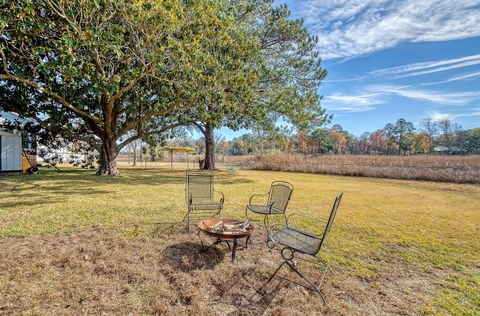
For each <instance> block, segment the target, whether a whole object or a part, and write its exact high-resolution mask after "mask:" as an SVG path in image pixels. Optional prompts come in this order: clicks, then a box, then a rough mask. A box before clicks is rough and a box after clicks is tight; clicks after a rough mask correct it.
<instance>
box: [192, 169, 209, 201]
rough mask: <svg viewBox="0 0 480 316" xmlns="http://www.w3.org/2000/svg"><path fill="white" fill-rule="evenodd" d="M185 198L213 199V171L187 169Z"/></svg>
mask: <svg viewBox="0 0 480 316" xmlns="http://www.w3.org/2000/svg"><path fill="white" fill-rule="evenodd" d="M185 193H186V194H185V195H186V196H185V198H186V200H187V203H188V202H189V199H190V198H192V200H195V199H213V194H214V193H213V172H211V171H187V175H186V181H185Z"/></svg>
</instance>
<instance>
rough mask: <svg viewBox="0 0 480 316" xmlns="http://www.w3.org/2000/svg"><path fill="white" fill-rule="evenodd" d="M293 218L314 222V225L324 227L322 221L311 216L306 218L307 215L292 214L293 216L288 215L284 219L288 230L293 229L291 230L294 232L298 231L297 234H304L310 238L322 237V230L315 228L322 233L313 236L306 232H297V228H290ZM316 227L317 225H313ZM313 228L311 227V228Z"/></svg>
mask: <svg viewBox="0 0 480 316" xmlns="http://www.w3.org/2000/svg"><path fill="white" fill-rule="evenodd" d="M292 217H293V218H295V217H301V218H303V219H307V220H308V221H309V222H315V223H316V224H324V225H326V223H327V222H326V221H325V220H323V219H320V218H315V217H311V216H308V215H305V214H302V213H293V214H290V215H289V216H288V217H287V218H286V225H287V227H288V228H290V229H293V230H296V231H298V232H299V233H302V234H305V235H307V236H310V237H320V236H323V229H322V228H320V227H315V228H317V229H318V230H321V231H322V232H321V233H319V234H315V233H311V232H306V231H304V230H299V229H298V228H295V227H292V226H291V220H290V219H291V218H292ZM315 226H317V225H315ZM312 228H313V227H312Z"/></svg>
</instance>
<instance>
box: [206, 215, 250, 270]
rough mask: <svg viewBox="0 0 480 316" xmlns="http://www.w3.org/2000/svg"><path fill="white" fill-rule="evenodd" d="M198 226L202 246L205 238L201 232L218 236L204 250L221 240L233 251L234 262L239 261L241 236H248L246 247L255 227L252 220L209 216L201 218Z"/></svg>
mask: <svg viewBox="0 0 480 316" xmlns="http://www.w3.org/2000/svg"><path fill="white" fill-rule="evenodd" d="M197 228H198V236H199V238H200V241H201V242H202V246H203V240H202V238H201V237H200V233H203V234H205V235H207V236H211V237H214V238H216V240H215V242H214V243H213V244H211V245H210V246H208V247H206V248H205V249H204V251H207V250H208V249H210V248H211V247H213V246H215V245H217V244H219V243H221V242H226V243H227V245H228V248H229V249H230V250H231V251H232V262H233V263H236V262H237V258H236V251H237V247H238V240H239V239H241V238H246V241H245V248H247V247H248V240H249V239H250V236H251V233H252V231H253V229H254V227H253V225H252V224H251V223H250V221H248V220H245V221H241V220H237V219H232V218H209V219H205V220H201V221H200V222H198V223H197ZM230 242H232V244H233V245H232V246H230Z"/></svg>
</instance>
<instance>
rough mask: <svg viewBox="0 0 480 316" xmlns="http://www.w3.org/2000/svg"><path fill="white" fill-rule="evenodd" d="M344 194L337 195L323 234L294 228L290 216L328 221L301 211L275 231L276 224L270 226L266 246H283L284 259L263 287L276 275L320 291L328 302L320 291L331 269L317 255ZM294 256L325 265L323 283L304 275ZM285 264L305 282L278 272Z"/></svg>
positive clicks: (287, 218) (311, 220)
mask: <svg viewBox="0 0 480 316" xmlns="http://www.w3.org/2000/svg"><path fill="white" fill-rule="evenodd" d="M342 196H343V193H340V194H339V195H337V197H336V199H335V203H334V204H333V207H332V211H331V212H330V217H329V218H328V222H327V223H326V225H325V229H324V231H323V233H322V234H319V235H318V234H314V233H311V232H307V231H304V230H300V229H298V228H295V227H292V226H291V218H292V217H294V216H300V217H302V218H304V220H306V221H308V222H319V221H320V222H323V223H325V222H324V221H321V220H318V219H314V218H311V217H307V216H305V215H301V214H292V215H290V216H289V217H286V220H285V224H284V225H283V227H281V228H280V229H279V230H276V229H275V227H274V226H272V227H269V235H270V236H269V240H268V242H267V246H268V247H269V248H274V247H275V246H276V245H280V246H282V250H281V252H280V254H281V256H282V259H283V262H282V263H281V264H280V266H279V267H278V268H277V270H275V272H274V273H273V274H272V276H271V277H270V278H269V279H268V281H267V282H266V283H265V284H264V285H263V286H262V288H263V287H265V286H266V285H267V284H268V283H269V282H270V281H271V280H272V279H273V278H274V277H277V278H280V279H283V280H286V281H289V282H292V283H295V284H297V285H300V286H303V287H305V288H307V289H309V290H312V291H314V292H317V293H319V294H320V296H321V298H322V300H323V303H324V304H325V298H324V296H323V293H322V292H321V291H320V288H321V286H322V283H323V280H324V278H325V275H326V273H327V271H328V270H330V271H332V270H331V269H330V267H329V266H328V264H327V263H326V262H325V261H323V260H322V259H320V258H319V257H318V254H319V252H320V250H321V249H322V246H323V244H324V242H325V239H326V238H327V235H328V233H329V232H330V229H331V228H332V224H333V221H334V219H335V215H336V214H337V210H338V206H339V205H340V201H341V200H342ZM294 259H297V260H301V261H305V262H309V263H313V264H315V265H317V266H320V267H323V272H322V274H321V278H320V282H319V284H318V285H315V284H314V282H313V281H311V280H309V279H308V278H307V277H305V275H304V274H303V273H302V272H301V271H300V269H299V268H298V266H297V264H296V263H295V261H294ZM285 265H286V266H288V267H289V268H290V271H291V272H294V273H296V274H297V275H298V276H299V277H300V278H301V280H303V282H302V283H300V282H297V281H295V280H292V279H289V278H288V277H287V276H281V275H278V272H279V271H280V269H281V268H282V267H283V266H285Z"/></svg>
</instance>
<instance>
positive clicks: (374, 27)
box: [288, 0, 480, 59]
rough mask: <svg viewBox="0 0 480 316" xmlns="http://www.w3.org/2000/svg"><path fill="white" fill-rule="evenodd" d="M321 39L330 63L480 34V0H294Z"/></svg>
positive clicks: (294, 7)
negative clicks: (403, 44)
mask: <svg viewBox="0 0 480 316" xmlns="http://www.w3.org/2000/svg"><path fill="white" fill-rule="evenodd" d="M288 2H289V7H290V8H291V9H292V11H293V12H294V15H295V16H297V17H303V18H304V20H305V23H306V24H307V25H308V27H309V29H310V30H312V32H313V33H314V34H315V35H318V37H319V45H318V50H319V51H320V53H321V56H322V57H323V58H325V59H329V58H339V57H343V58H345V57H353V56H357V55H362V54H368V53H372V52H375V51H379V50H382V49H385V48H389V47H394V46H396V45H398V44H399V43H401V42H434V41H446V40H455V39H462V38H468V37H474V36H480V27H478V25H480V1H479V0H461V1H459V0H404V1H401V0H396V1H389V0H321V1H320V0H304V1H301V2H300V1H293V0H290V1H288Z"/></svg>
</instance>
